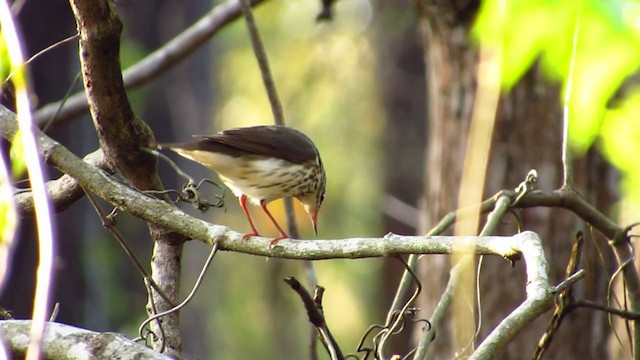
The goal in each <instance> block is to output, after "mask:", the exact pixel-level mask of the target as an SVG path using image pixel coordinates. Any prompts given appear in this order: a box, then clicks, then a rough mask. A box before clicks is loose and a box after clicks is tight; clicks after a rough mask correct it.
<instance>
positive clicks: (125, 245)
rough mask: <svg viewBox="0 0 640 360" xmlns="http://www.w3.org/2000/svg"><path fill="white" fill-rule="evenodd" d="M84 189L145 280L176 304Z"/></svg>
mask: <svg viewBox="0 0 640 360" xmlns="http://www.w3.org/2000/svg"><path fill="white" fill-rule="evenodd" d="M82 190H83V191H84V193H85V195H86V196H87V199H88V200H89V203H91V206H93V208H94V209H95V211H96V212H97V213H98V216H99V217H100V221H101V222H102V226H103V227H105V228H106V229H107V230H109V232H110V233H111V234H112V235H113V237H115V238H116V240H118V244H120V246H121V247H122V248H123V249H124V252H125V253H126V254H127V256H128V257H129V259H131V261H132V262H133V265H134V266H135V268H136V269H138V272H139V273H140V274H141V275H142V277H143V279H144V281H145V282H149V284H150V285H151V287H153V288H154V289H155V290H156V291H157V292H158V294H160V296H161V297H162V298H163V299H164V300H165V301H166V302H167V303H169V304H170V306H174V304H173V301H172V300H171V299H170V298H169V297H168V296H167V295H166V294H165V293H164V291H162V289H161V288H160V287H159V286H158V284H156V282H155V281H153V278H152V277H151V275H149V273H148V272H147V270H145V268H144V266H142V262H141V261H140V259H138V257H137V256H136V254H135V253H134V252H133V249H131V247H130V246H129V244H128V243H127V241H126V240H125V238H124V236H122V234H121V233H120V231H119V230H118V228H116V227H115V226H113V221H112V220H111V219H109V218H108V216H107V215H105V213H104V211H103V210H102V208H101V207H100V204H98V201H97V200H96V199H95V197H94V196H93V194H92V193H91V192H89V191H87V189H85V188H82Z"/></svg>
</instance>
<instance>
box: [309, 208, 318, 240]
mask: <svg viewBox="0 0 640 360" xmlns="http://www.w3.org/2000/svg"><path fill="white" fill-rule="evenodd" d="M309 217H310V218H311V224H312V225H313V232H314V233H315V234H316V236H318V213H317V212H316V211H311V212H309Z"/></svg>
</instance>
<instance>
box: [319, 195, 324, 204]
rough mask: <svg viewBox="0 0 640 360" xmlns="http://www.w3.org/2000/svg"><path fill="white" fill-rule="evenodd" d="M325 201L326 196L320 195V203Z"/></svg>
mask: <svg viewBox="0 0 640 360" xmlns="http://www.w3.org/2000/svg"><path fill="white" fill-rule="evenodd" d="M323 201H324V194H322V195H320V203H322V202H323Z"/></svg>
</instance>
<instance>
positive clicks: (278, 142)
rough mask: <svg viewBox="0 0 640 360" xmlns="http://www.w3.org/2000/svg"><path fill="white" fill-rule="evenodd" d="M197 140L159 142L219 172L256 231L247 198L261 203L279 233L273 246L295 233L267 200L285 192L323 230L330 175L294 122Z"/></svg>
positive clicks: (255, 233)
mask: <svg viewBox="0 0 640 360" xmlns="http://www.w3.org/2000/svg"><path fill="white" fill-rule="evenodd" d="M194 138H195V139H194V141H191V142H184V143H165V144H158V148H160V149H169V150H172V151H174V152H176V153H177V154H179V155H181V156H183V157H185V158H187V159H190V160H193V161H195V162H197V163H200V164H201V165H204V166H206V167H208V168H210V169H212V170H214V171H215V172H217V173H218V176H219V177H220V180H221V181H222V182H223V183H224V184H225V185H226V186H227V187H229V189H231V191H232V192H233V194H234V195H235V196H237V197H238V199H239V202H240V206H241V207H242V210H243V211H244V214H245V215H246V217H247V219H248V220H249V225H250V226H251V230H252V232H251V233H249V234H246V235H244V236H243V240H247V239H249V238H250V237H252V236H261V235H260V233H259V232H258V230H257V229H256V227H255V225H254V223H253V220H252V218H251V215H250V214H249V209H248V208H247V201H249V202H250V203H253V204H255V205H259V206H260V207H261V208H262V210H263V211H264V212H265V213H266V214H267V216H268V217H269V219H270V220H271V222H272V223H273V224H274V225H275V227H276V228H277V229H278V231H279V232H280V235H279V236H278V237H276V238H274V239H273V240H272V241H271V243H270V246H273V245H275V244H276V243H277V242H278V241H280V240H282V239H287V238H290V237H289V235H287V233H286V232H285V231H284V230H282V228H281V227H280V225H278V222H277V221H276V219H275V218H274V217H273V215H271V212H269V209H268V208H267V204H268V203H269V202H271V201H273V200H277V199H280V198H284V197H293V198H296V199H298V200H299V201H300V202H301V203H302V206H303V207H304V210H305V211H306V212H307V214H308V215H309V217H310V219H311V224H312V225H313V230H314V232H315V234H316V235H317V234H318V228H317V224H318V212H319V211H320V207H321V205H322V202H323V200H324V197H325V188H326V183H327V177H326V173H325V170H324V166H323V164H322V159H321V158H320V153H319V152H318V149H317V148H316V146H315V144H314V143H313V141H311V139H310V138H309V137H308V136H306V135H305V134H303V133H302V132H300V131H299V130H296V129H294V128H292V127H288V126H283V125H259V126H247V127H237V128H232V129H227V130H223V131H221V132H219V133H217V134H215V135H194Z"/></svg>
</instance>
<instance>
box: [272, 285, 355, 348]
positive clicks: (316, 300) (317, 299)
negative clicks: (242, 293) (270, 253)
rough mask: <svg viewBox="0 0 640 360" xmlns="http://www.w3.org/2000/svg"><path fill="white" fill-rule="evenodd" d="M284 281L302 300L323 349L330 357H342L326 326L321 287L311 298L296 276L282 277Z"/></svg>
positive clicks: (317, 288) (316, 289)
mask: <svg viewBox="0 0 640 360" xmlns="http://www.w3.org/2000/svg"><path fill="white" fill-rule="evenodd" d="M284 282H286V283H287V284H288V285H289V286H290V287H291V289H293V290H294V291H295V292H296V293H298V296H300V300H302V303H303V304H304V307H305V309H306V310H307V317H308V318H309V322H310V323H311V324H312V325H313V326H314V327H315V328H316V330H317V331H318V334H319V335H320V339H321V340H322V344H323V345H324V347H325V349H327V352H328V353H329V355H330V356H331V359H332V360H342V359H344V355H343V354H342V350H340V346H338V343H337V342H336V340H335V338H334V337H333V335H332V334H331V331H330V330H329V328H328V327H327V323H326V321H325V318H324V311H323V310H322V295H323V293H324V289H323V288H322V287H316V288H315V290H314V297H313V298H312V297H311V295H310V294H309V292H308V291H307V290H306V289H305V288H304V287H303V286H302V284H300V282H299V281H298V280H296V278H294V277H288V278H285V279H284Z"/></svg>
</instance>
